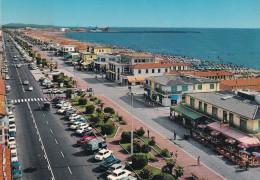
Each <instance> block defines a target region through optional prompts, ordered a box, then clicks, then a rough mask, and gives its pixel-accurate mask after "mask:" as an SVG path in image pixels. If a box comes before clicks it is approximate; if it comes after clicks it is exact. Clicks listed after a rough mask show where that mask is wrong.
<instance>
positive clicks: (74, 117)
mask: <svg viewBox="0 0 260 180" xmlns="http://www.w3.org/2000/svg"><path fill="white" fill-rule="evenodd" d="M77 118H80V115H78V114H72V115H70V117H69V120H73V119H77Z"/></svg>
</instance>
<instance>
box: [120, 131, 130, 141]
mask: <svg viewBox="0 0 260 180" xmlns="http://www.w3.org/2000/svg"><path fill="white" fill-rule="evenodd" d="M121 142H122V143H130V142H131V132H130V131H124V132H122V134H121Z"/></svg>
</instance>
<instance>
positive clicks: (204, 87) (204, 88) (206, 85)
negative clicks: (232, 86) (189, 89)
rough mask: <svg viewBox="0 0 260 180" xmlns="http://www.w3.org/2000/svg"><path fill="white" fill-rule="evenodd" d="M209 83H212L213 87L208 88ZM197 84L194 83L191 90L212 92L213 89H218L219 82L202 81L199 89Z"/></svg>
mask: <svg viewBox="0 0 260 180" xmlns="http://www.w3.org/2000/svg"><path fill="white" fill-rule="evenodd" d="M210 84H214V89H210ZM198 85H200V84H196V85H195V88H194V91H193V92H214V91H219V83H204V84H201V85H202V89H201V90H199V89H198Z"/></svg>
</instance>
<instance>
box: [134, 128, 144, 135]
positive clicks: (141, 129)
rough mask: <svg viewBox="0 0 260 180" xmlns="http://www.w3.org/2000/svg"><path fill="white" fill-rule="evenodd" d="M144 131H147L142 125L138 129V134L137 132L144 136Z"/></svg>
mask: <svg viewBox="0 0 260 180" xmlns="http://www.w3.org/2000/svg"><path fill="white" fill-rule="evenodd" d="M144 133H145V131H144V129H143V127H140V128H139V129H138V130H137V131H136V134H137V135H138V136H139V137H141V136H143V135H144Z"/></svg>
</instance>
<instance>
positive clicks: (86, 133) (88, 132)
mask: <svg viewBox="0 0 260 180" xmlns="http://www.w3.org/2000/svg"><path fill="white" fill-rule="evenodd" d="M81 136H82V137H84V136H95V133H94V132H93V131H92V130H90V131H86V129H85V130H84V132H83V133H81Z"/></svg>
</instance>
